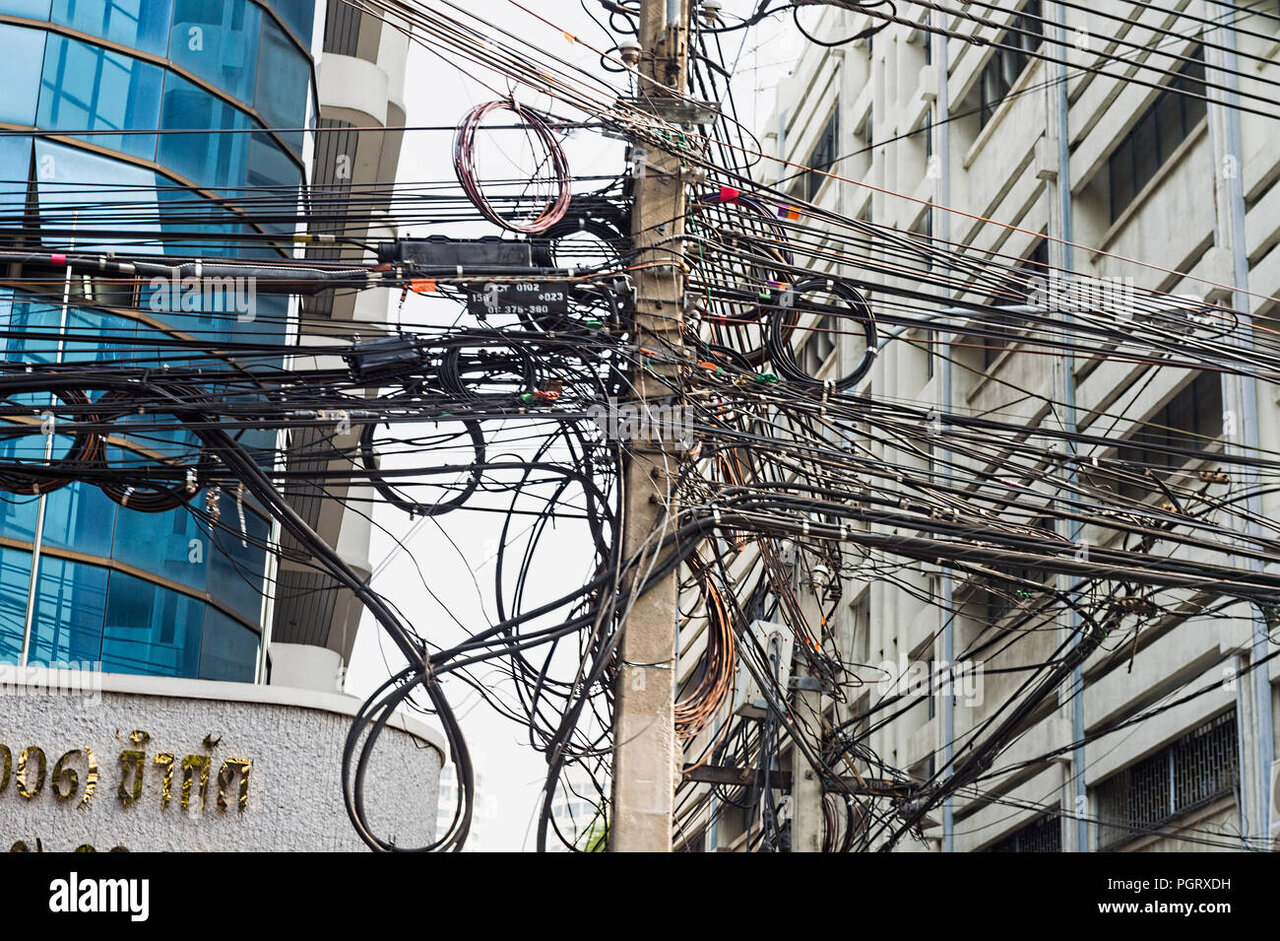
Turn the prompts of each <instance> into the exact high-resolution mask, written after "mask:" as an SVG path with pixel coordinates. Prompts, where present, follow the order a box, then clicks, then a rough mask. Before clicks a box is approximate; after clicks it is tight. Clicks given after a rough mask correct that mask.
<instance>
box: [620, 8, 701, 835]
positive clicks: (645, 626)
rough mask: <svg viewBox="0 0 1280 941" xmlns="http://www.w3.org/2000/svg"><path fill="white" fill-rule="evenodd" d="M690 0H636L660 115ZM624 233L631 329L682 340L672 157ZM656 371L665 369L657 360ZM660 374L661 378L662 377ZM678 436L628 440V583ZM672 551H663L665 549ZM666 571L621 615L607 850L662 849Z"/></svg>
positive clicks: (670, 585) (649, 166) (663, 342)
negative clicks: (628, 249)
mask: <svg viewBox="0 0 1280 941" xmlns="http://www.w3.org/2000/svg"><path fill="white" fill-rule="evenodd" d="M689 6H690V0H641V4H640V33H639V42H640V52H639V55H640V58H639V62H638V63H637V68H636V76H637V77H636V81H637V83H638V84H637V97H638V98H639V106H640V108H641V109H642V110H644V111H647V112H649V113H656V114H661V113H662V112H661V110H660V106H661V104H662V103H663V99H672V98H674V97H676V96H682V95H683V94H684V92H685V89H686V87H687V83H688V42H689V12H690V11H689ZM633 157H634V158H635V163H634V166H635V172H634V187H635V190H634V196H635V202H634V205H633V207H632V221H631V234H632V239H633V243H634V246H635V248H636V256H635V264H636V273H635V279H634V284H635V330H634V336H633V339H634V341H635V343H636V344H637V345H638V346H641V347H646V348H657V349H670V348H671V347H673V346H674V347H676V348H679V344H680V331H681V321H682V319H683V315H684V291H685V283H684V275H683V272H682V269H681V267H680V264H679V259H680V256H681V247H682V246H681V243H680V241H679V239H678V237H679V236H680V235H681V234H682V233H683V231H684V213H685V194H684V187H685V182H684V179H683V177H682V175H681V165H680V158H679V155H677V154H674V153H669V152H666V151H661V150H647V151H646V150H645V149H644V148H642V147H641V146H639V145H637V146H636V147H635V149H634V150H633ZM637 360H638V361H639V362H640V363H641V365H640V366H638V367H637V369H636V371H635V374H634V375H633V377H632V382H633V384H634V387H635V390H636V394H637V396H638V397H639V399H640V403H639V404H640V408H642V409H646V410H647V409H648V407H649V405H648V402H649V400H650V399H651V398H654V397H657V396H661V395H664V394H667V393H668V389H667V387H666V385H665V384H664V383H663V381H661V379H660V378H657V377H655V376H654V375H650V374H649V372H647V371H646V369H645V367H644V366H643V354H640V353H637ZM650 368H651V369H652V370H653V371H654V372H655V373H656V374H657V375H658V376H663V375H664V374H663V372H662V371H663V370H664V369H665V370H668V372H667V373H666V375H667V376H670V377H672V378H674V377H675V371H674V369H672V368H671V367H664V366H662V365H660V364H656V363H655V364H654V365H653V366H651V367H650ZM664 378H665V377H664ZM673 438H674V436H669V435H659V436H657V439H656V440H637V441H632V442H627V443H626V444H627V457H626V461H625V466H624V469H623V480H624V486H625V509H624V512H625V522H624V525H623V539H622V544H623V554H624V557H625V558H633V557H635V556H636V554H637V553H641V552H642V553H643V556H642V559H641V564H640V565H639V566H637V568H636V570H635V573H634V574H633V576H632V583H633V584H634V583H636V582H638V581H640V580H641V579H643V578H644V576H645V573H646V572H647V571H648V569H649V566H650V563H651V562H652V561H653V560H654V558H655V557H656V554H657V552H658V544H659V542H660V541H661V538H662V536H663V535H666V534H668V533H670V532H671V530H672V529H673V527H674V525H675V509H676V508H675V503H674V499H673V498H674V483H675V478H676V469H677V465H678V461H679V459H680V455H679V454H678V453H677V452H676V451H675V449H674V447H673ZM668 551H670V550H668ZM677 584H678V574H677V573H676V572H672V573H671V574H670V575H669V576H667V577H666V578H664V579H663V580H662V582H661V583H660V584H657V585H655V586H653V588H652V589H650V590H649V591H647V592H645V594H643V595H641V596H640V597H638V598H633V599H632V600H633V603H632V604H631V605H630V610H629V611H628V612H627V615H626V619H625V621H624V622H623V634H622V640H621V648H620V649H621V663H620V667H619V670H618V674H617V676H618V678H617V686H616V692H617V696H616V702H615V712H614V720H613V742H614V745H613V807H612V808H611V819H610V822H609V841H610V849H611V850H614V851H618V852H651V853H652V852H670V850H671V827H672V813H673V810H674V800H675V784H676V778H677V775H678V774H679V770H678V769H679V764H678V757H679V756H678V752H677V746H676V733H675V680H676V666H677V654H676V611H677V609H676V589H677Z"/></svg>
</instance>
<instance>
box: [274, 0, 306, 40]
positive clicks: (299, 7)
mask: <svg viewBox="0 0 1280 941" xmlns="http://www.w3.org/2000/svg"><path fill="white" fill-rule="evenodd" d="M268 2H269V4H270V6H271V8H272V9H273V10H275V11H276V13H278V14H279V15H280V19H282V20H284V24H285V25H286V26H288V27H289V29H291V30H293V35H295V36H296V37H298V39H299V41H301V43H302V44H303V45H304V46H306V47H308V48H310V46H311V26H312V23H313V22H314V21H315V15H316V4H315V2H314V0H268ZM273 25H274V24H273Z"/></svg>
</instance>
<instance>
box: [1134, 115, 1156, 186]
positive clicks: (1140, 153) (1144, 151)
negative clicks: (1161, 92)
mask: <svg viewBox="0 0 1280 941" xmlns="http://www.w3.org/2000/svg"><path fill="white" fill-rule="evenodd" d="M1131 146H1132V147H1133V153H1134V157H1135V158H1136V160H1135V164H1136V166H1135V168H1134V180H1133V188H1134V191H1135V195H1136V194H1137V192H1139V191H1141V189H1142V187H1144V186H1146V185H1147V183H1148V182H1150V180H1151V178H1152V177H1153V176H1155V175H1156V170H1158V169H1160V161H1159V159H1158V155H1157V152H1156V149H1157V147H1158V146H1159V145H1158V144H1157V142H1156V115H1155V112H1154V111H1148V112H1147V113H1146V114H1145V115H1143V117H1142V120H1140V121H1139V122H1138V124H1137V126H1136V127H1134V129H1133V143H1132V145H1131Z"/></svg>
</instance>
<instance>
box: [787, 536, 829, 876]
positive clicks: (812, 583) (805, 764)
mask: <svg viewBox="0 0 1280 941" xmlns="http://www.w3.org/2000/svg"><path fill="white" fill-rule="evenodd" d="M801 563H802V559H801V553H800V552H799V550H798V549H797V551H796V563H795V591H796V601H797V603H798V606H799V608H800V614H801V615H802V617H803V618H804V622H805V624H806V625H808V627H809V628H810V630H812V631H813V635H814V638H815V640H816V641H817V643H818V646H819V647H821V646H822V643H823V641H824V640H825V639H826V633H827V631H826V624H825V623H824V621H823V613H822V598H823V595H824V594H825V592H826V589H827V586H828V584H830V581H831V577H832V576H831V573H830V572H828V571H827V570H826V567H825V566H821V565H808V566H803V565H802V564H801ZM810 656H811V655H810V653H809V651H806V650H804V649H803V647H802V645H801V644H800V643H799V642H797V643H796V647H795V665H794V666H793V667H792V671H791V683H792V685H793V686H794V687H795V690H794V692H793V693H792V696H791V715H792V717H793V719H794V720H795V728H796V730H797V732H802V733H803V734H805V737H806V739H807V742H806V744H807V745H808V749H807V750H808V752H809V753H810V754H815V755H819V754H821V753H822V685H821V681H820V678H819V676H818V674H817V672H816V671H814V670H813V668H812V666H811V663H810ZM805 751H806V749H804V748H801V747H800V745H799V743H796V742H793V743H792V745H791V852H793V853H821V852H822V826H823V816H824V815H823V808H822V800H823V781H822V778H821V776H820V775H819V774H818V772H817V771H816V770H814V768H813V766H812V765H810V764H809V757H808V755H806V754H805Z"/></svg>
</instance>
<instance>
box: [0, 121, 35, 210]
mask: <svg viewBox="0 0 1280 941" xmlns="http://www.w3.org/2000/svg"><path fill="white" fill-rule="evenodd" d="M30 173H31V138H29V137H0V227H3V226H13V227H15V228H17V227H20V226H21V225H22V223H23V219H22V213H23V211H24V210H25V208H26V204H27V177H28V176H29V175H30Z"/></svg>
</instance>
